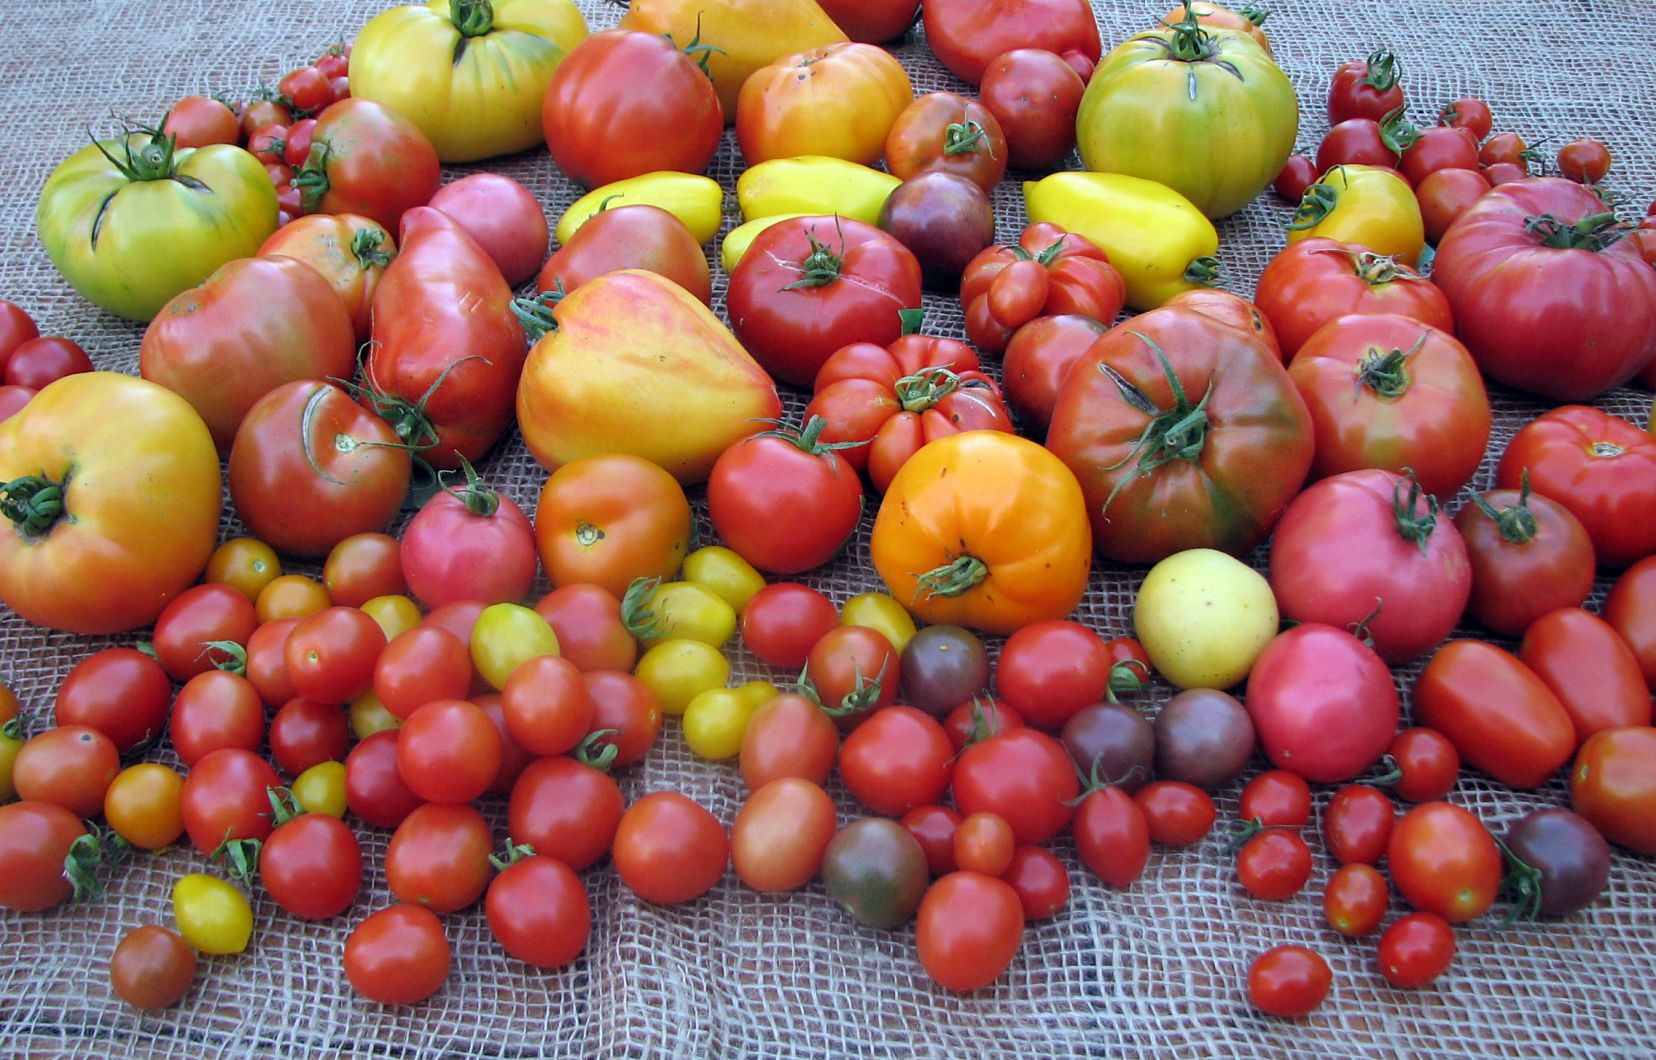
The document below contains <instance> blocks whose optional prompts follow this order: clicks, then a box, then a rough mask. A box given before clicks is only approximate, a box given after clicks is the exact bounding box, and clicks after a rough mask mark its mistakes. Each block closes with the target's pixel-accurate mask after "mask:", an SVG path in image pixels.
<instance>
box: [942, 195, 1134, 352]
mask: <svg viewBox="0 0 1656 1060" xmlns="http://www.w3.org/2000/svg"><path fill="white" fill-rule="evenodd" d="M1126 299H1127V288H1126V285H1125V281H1123V280H1122V278H1121V273H1119V272H1117V271H1116V269H1115V266H1113V265H1111V264H1110V259H1109V257H1108V256H1107V255H1105V253H1104V252H1103V251H1102V250H1100V249H1098V247H1097V246H1096V245H1095V244H1093V243H1092V242H1091V241H1089V240H1087V239H1086V238H1084V237H1082V236H1078V235H1075V234H1074V233H1072V232H1066V231H1064V230H1063V229H1062V228H1060V227H1058V226H1057V225H1055V224H1048V223H1040V224H1032V225H1029V226H1027V227H1025V228H1024V230H1023V232H1022V234H1021V235H1019V236H1018V242H1017V243H1015V244H1012V243H1002V244H998V245H996V246H992V247H989V248H987V249H986V250H984V251H983V252H982V253H980V254H978V255H977V257H975V258H973V259H972V260H971V261H970V262H969V263H968V264H967V266H966V271H965V273H964V274H962V276H961V279H960V304H961V308H962V309H963V310H964V311H965V313H966V337H967V338H968V339H970V340H971V341H972V343H973V345H975V346H977V348H978V349H980V350H983V351H985V352H988V353H995V352H998V351H1000V350H1003V349H1005V348H1006V344H1007V342H1009V341H1010V340H1011V337H1012V333H1013V332H1014V331H1016V330H1017V329H1018V328H1020V327H1022V326H1023V325H1025V324H1027V323H1029V322H1030V321H1032V320H1034V319H1035V318H1036V317H1042V316H1055V315H1059V314H1066V313H1076V314H1080V315H1081V316H1085V317H1090V318H1092V319H1093V320H1097V321H1099V322H1101V323H1103V324H1106V325H1108V324H1111V323H1113V322H1114V321H1115V318H1116V314H1117V313H1120V312H1121V307H1122V305H1123V304H1125V302H1126Z"/></svg>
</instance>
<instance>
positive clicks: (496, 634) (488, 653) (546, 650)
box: [471, 604, 558, 692]
mask: <svg viewBox="0 0 1656 1060" xmlns="http://www.w3.org/2000/svg"><path fill="white" fill-rule="evenodd" d="M556 654H558V635H557V634H556V633H554V632H552V627H551V625H549V624H548V623H547V621H546V619H544V618H542V617H541V616H540V614H539V612H537V611H536V610H535V609H534V608H532V607H524V606H523V605H522V604H490V605H489V606H488V607H485V608H484V609H483V612H482V613H481V614H479V615H478V616H477V624H476V625H475V626H473V627H472V635H471V657H472V665H473V666H476V667H477V672H478V673H479V674H481V675H482V676H483V680H485V681H487V682H489V687H490V688H493V689H494V690H495V691H496V692H498V691H500V690H501V689H503V688H505V687H506V679H507V678H509V677H511V676H512V672H513V671H514V670H516V669H517V668H518V667H519V666H522V665H523V664H524V663H526V662H528V661H529V660H530V659H534V658H538V657H539V656H542V655H556Z"/></svg>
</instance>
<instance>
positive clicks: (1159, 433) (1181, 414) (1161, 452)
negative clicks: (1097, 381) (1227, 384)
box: [1098, 331, 1213, 511]
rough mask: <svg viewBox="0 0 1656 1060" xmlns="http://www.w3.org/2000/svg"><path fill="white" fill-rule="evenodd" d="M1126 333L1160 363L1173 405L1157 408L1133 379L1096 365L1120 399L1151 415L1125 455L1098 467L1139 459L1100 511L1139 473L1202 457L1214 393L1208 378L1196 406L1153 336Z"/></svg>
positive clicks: (1123, 464) (1118, 466)
mask: <svg viewBox="0 0 1656 1060" xmlns="http://www.w3.org/2000/svg"><path fill="white" fill-rule="evenodd" d="M1128 334H1129V335H1132V336H1134V337H1135V338H1137V339H1139V340H1140V341H1141V342H1143V343H1144V344H1145V345H1147V346H1149V347H1150V350H1151V352H1152V353H1154V354H1155V355H1156V359H1157V360H1158V361H1160V362H1161V368H1162V372H1163V373H1164V374H1165V375H1166V377H1167V385H1168V389H1170V390H1171V391H1172V392H1173V407H1172V408H1169V409H1163V408H1160V407H1159V406H1158V405H1156V403H1155V402H1153V401H1151V400H1150V398H1149V396H1148V395H1147V394H1145V393H1144V391H1143V390H1140V389H1139V388H1138V386H1137V385H1135V384H1134V383H1133V382H1132V380H1130V379H1128V378H1127V377H1126V376H1124V375H1122V374H1121V373H1120V372H1119V371H1117V370H1116V369H1115V368H1114V367H1113V366H1111V365H1109V364H1103V363H1100V364H1099V366H1098V367H1099V371H1101V372H1103V373H1104V374H1105V375H1107V376H1108V377H1109V378H1110V381H1111V382H1112V383H1114V384H1115V387H1116V391H1117V393H1119V394H1120V395H1121V398H1122V400H1123V401H1126V402H1127V403H1128V404H1129V405H1131V406H1133V407H1134V408H1136V409H1138V410H1139V411H1140V412H1143V413H1145V414H1146V415H1148V416H1150V422H1148V423H1146V424H1145V425H1144V432H1143V433H1142V434H1140V435H1139V437H1138V440H1137V441H1135V442H1134V443H1133V447H1132V448H1131V449H1129V450H1128V451H1127V455H1126V456H1123V457H1122V458H1121V459H1120V460H1118V461H1116V462H1115V463H1113V464H1111V465H1109V466H1108V467H1105V468H1101V469H1100V470H1102V471H1105V472H1110V471H1118V470H1120V469H1121V468H1123V467H1126V466H1127V464H1128V463H1129V462H1130V461H1132V460H1133V459H1134V458H1135V457H1137V458H1138V462H1137V463H1136V464H1134V466H1133V467H1132V468H1131V469H1129V470H1128V472H1127V473H1126V474H1125V475H1123V476H1121V478H1119V479H1117V480H1116V483H1115V485H1114V486H1113V487H1112V488H1111V489H1110V494H1109V496H1107V497H1105V498H1104V506H1103V509H1102V510H1103V511H1109V509H1110V505H1111V504H1112V503H1113V502H1114V501H1115V498H1116V494H1118V493H1120V492H1121V491H1122V490H1123V489H1124V488H1126V487H1127V486H1128V484H1130V483H1132V482H1134V481H1136V480H1137V479H1139V478H1140V477H1142V476H1145V475H1151V474H1154V473H1155V472H1156V471H1159V470H1160V469H1161V468H1162V467H1164V466H1165V465H1167V464H1170V463H1172V462H1173V461H1175V460H1186V461H1195V460H1198V459H1200V458H1201V455H1202V450H1203V448H1204V447H1205V446H1206V445H1207V431H1208V426H1209V421H1208V412H1207V403H1208V399H1209V398H1210V397H1212V395H1213V385H1212V382H1211V380H1210V381H1209V384H1208V390H1207V393H1205V394H1203V395H1202V400H1201V401H1198V402H1197V403H1196V404H1195V405H1192V404H1191V403H1190V398H1189V396H1188V395H1187V394H1186V393H1185V389H1184V383H1183V382H1181V381H1180V380H1179V376H1178V373H1177V372H1175V371H1173V364H1172V362H1171V361H1169V360H1168V359H1167V354H1166V353H1164V352H1162V348H1161V347H1160V346H1158V345H1156V342H1155V340H1154V339H1152V338H1151V337H1150V336H1148V335H1146V334H1144V333H1143V332H1141V331H1129V332H1128Z"/></svg>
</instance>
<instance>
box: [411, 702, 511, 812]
mask: <svg viewBox="0 0 1656 1060" xmlns="http://www.w3.org/2000/svg"><path fill="white" fill-rule="evenodd" d="M500 756H501V748H500V734H499V733H498V732H497V731H496V730H495V727H494V723H493V722H491V721H489V718H488V716H487V715H486V714H484V713H483V710H482V708H480V707H478V706H477V705H476V704H474V703H470V702H467V701H466V700H463V699H437V700H432V701H431V702H429V703H426V704H425V705H423V706H421V707H419V708H418V709H416V710H415V711H414V713H412V714H410V715H409V716H408V717H407V718H406V719H405V720H404V722H403V726H402V728H401V729H399V730H398V734H397V771H398V772H399V773H400V774H402V778H403V782H404V783H406V784H407V785H408V787H409V788H410V790H412V791H413V792H414V793H415V794H416V795H418V796H420V797H421V798H422V799H425V800H427V801H429V802H441V803H461V802H470V801H471V800H472V799H475V798H477V796H479V795H481V794H483V792H485V791H487V790H488V788H489V785H490V784H492V783H494V779H495V775H496V774H497V773H499V772H500Z"/></svg>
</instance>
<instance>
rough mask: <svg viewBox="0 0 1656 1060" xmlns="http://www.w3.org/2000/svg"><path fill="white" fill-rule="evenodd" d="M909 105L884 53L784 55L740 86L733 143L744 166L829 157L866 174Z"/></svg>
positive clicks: (843, 48) (910, 93) (894, 64)
mask: <svg viewBox="0 0 1656 1060" xmlns="http://www.w3.org/2000/svg"><path fill="white" fill-rule="evenodd" d="M913 97H914V86H913V85H911V84H910V83H909V76H908V74H907V73H906V72H905V71H904V70H903V64H902V63H900V62H898V61H897V59H896V57H895V56H893V55H892V54H891V53H890V52H888V51H886V50H885V49H884V48H876V47H874V46H873V45H871V44H852V43H843V44H829V45H827V46H826V47H822V48H812V49H811V50H809V51H802V52H795V53H793V54H792V55H783V56H780V57H778V58H776V59H775V60H773V61H772V62H771V63H770V64H769V65H767V66H764V67H761V68H760V69H758V70H756V71H754V73H753V74H752V75H750V76H749V77H748V79H747V80H746V81H743V82H742V90H741V93H740V94H739V95H738V96H737V97H736V114H735V119H736V143H737V145H738V146H739V147H740V148H741V151H742V158H743V159H745V160H746V161H747V164H748V165H755V164H757V163H759V162H764V161H767V160H769V159H772V158H793V157H795V156H798V155H830V156H832V157H834V158H844V159H849V160H850V161H852V162H857V163H860V164H862V165H865V166H871V165H873V164H874V163H876V162H878V161H879V160H880V157H881V155H883V154H884V153H885V149H886V133H887V132H889V131H890V129H891V126H892V123H893V122H895V121H896V120H897V117H898V115H899V114H901V113H902V112H903V108H904V107H906V106H907V105H908V103H909V100H911V99H912V98H913ZM653 168H668V167H660V166H658V167H653ZM700 168H705V167H700ZM892 172H894V173H895V172H896V170H893V171H892ZM898 175H899V176H901V175H902V174H898Z"/></svg>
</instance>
